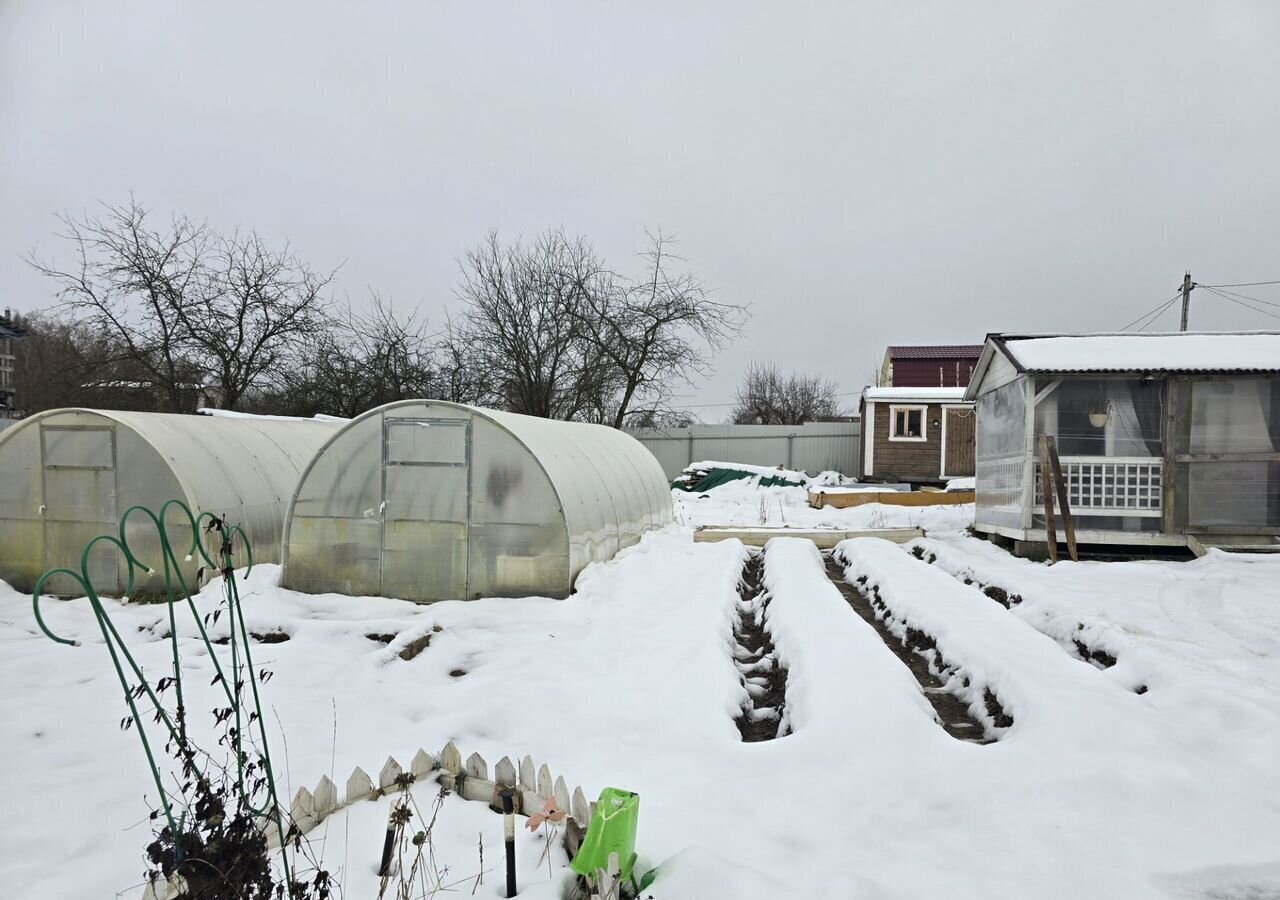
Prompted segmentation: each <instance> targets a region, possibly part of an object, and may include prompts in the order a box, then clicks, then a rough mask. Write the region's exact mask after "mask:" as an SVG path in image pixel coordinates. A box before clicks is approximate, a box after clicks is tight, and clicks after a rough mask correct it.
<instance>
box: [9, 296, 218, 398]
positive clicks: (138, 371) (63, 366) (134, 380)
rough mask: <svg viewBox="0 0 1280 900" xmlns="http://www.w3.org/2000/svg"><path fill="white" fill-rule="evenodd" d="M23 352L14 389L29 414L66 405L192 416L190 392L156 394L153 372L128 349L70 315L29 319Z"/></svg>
mask: <svg viewBox="0 0 1280 900" xmlns="http://www.w3.org/2000/svg"><path fill="white" fill-rule="evenodd" d="M23 326H24V327H25V328H26V329H27V332H28V333H27V336H26V337H24V338H23V339H22V346H21V352H19V353H18V354H17V359H16V362H15V366H14V382H15V384H14V387H15V390H16V391H17V397H18V401H19V403H20V404H21V408H22V410H23V411H24V412H25V413H26V414H28V415H30V414H31V413H37V412H41V411H43V410H46V409H57V408H59V407H65V406H87V407H94V408H106V409H137V410H146V411H165V410H168V411H173V410H174V403H175V402H176V403H177V411H180V412H193V411H194V410H195V408H196V403H197V400H198V396H197V391H196V390H195V389H194V388H192V387H179V389H178V391H177V396H176V399H175V397H173V396H171V395H170V394H169V393H168V392H158V391H157V390H156V386H155V384H154V383H153V380H152V378H151V375H150V373H148V372H147V371H146V370H145V368H144V367H142V366H140V365H138V364H137V363H135V362H133V361H132V360H131V359H130V358H129V355H128V352H127V349H126V348H125V347H122V346H121V345H120V344H119V343H118V342H117V341H116V339H115V338H114V337H113V336H112V335H109V334H103V333H102V332H99V331H98V330H96V329H95V328H93V327H92V326H91V325H90V324H89V323H88V322H87V321H80V320H76V319H74V318H71V317H69V316H65V315H64V316H57V315H51V314H47V313H46V314H36V315H33V316H30V317H26V318H24V320H23Z"/></svg>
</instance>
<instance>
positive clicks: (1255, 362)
mask: <svg viewBox="0 0 1280 900" xmlns="http://www.w3.org/2000/svg"><path fill="white" fill-rule="evenodd" d="M993 337H994V338H995V339H996V340H998V341H1003V342H1004V346H1005V349H1006V351H1007V353H1008V355H1009V356H1010V357H1011V358H1012V359H1013V360H1014V362H1016V363H1017V364H1018V365H1019V366H1021V367H1022V368H1023V369H1025V370H1027V371H1032V372H1152V371H1166V372H1199V371H1224V372H1226V371H1237V372H1239V371H1272V372H1275V371H1280V332H1197V331H1188V332H1172V333H1165V334H1057V335H1016V334H1006V335H993Z"/></svg>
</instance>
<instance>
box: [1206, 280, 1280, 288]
mask: <svg viewBox="0 0 1280 900" xmlns="http://www.w3.org/2000/svg"><path fill="white" fill-rule="evenodd" d="M1264 284H1280V281H1239V282H1236V283H1235V284H1202V285H1200V286H1201V287H1209V288H1228V287H1258V286H1260V285H1264Z"/></svg>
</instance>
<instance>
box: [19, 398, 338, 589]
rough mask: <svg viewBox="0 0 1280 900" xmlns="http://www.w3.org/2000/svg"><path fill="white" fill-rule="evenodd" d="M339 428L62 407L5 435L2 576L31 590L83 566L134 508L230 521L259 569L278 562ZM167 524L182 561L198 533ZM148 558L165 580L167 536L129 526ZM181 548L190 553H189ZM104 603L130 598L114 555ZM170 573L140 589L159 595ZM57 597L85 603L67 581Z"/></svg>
mask: <svg viewBox="0 0 1280 900" xmlns="http://www.w3.org/2000/svg"><path fill="white" fill-rule="evenodd" d="M338 428H339V423H335V422H325V421H314V420H308V419H271V418H264V417H242V418H223V417H212V416H185V415H172V414H167V413H146V412H121V411H115V410H89V409H57V410H50V411H49V412H44V413H40V414H38V415H34V416H31V417H30V418H27V419H24V420H22V422H20V423H19V424H17V425H15V426H14V427H12V428H8V429H5V430H4V431H3V432H0V547H3V548H4V550H3V552H0V578H2V579H3V580H5V581H7V582H8V583H9V584H10V585H12V586H13V587H15V588H17V589H19V590H23V591H29V590H31V589H32V587H34V585H35V582H36V580H37V579H38V578H39V577H40V575H41V573H43V572H44V571H45V570H47V569H51V568H59V567H69V568H72V569H75V570H79V568H80V555H81V552H82V551H83V550H84V547H85V544H87V543H88V542H89V541H90V540H91V539H92V538H94V537H96V536H97V535H100V534H108V533H115V532H116V530H117V525H118V522H119V518H120V516H121V515H123V514H124V512H125V511H126V510H127V509H129V508H130V507H132V506H135V505H142V506H146V507H149V508H151V509H153V510H159V509H160V507H161V506H162V505H163V504H164V503H165V502H166V501H168V500H173V499H177V500H181V501H183V502H184V503H186V504H187V506H188V507H190V509H191V511H192V512H193V513H195V514H196V515H199V514H200V513H204V512H209V513H215V514H218V515H226V516H227V517H228V518H229V519H230V521H231V522H232V523H234V524H238V525H240V526H241V528H243V529H244V531H245V533H246V534H247V535H248V537H249V539H250V540H251V541H252V544H253V554H254V558H255V560H258V561H265V562H278V561H279V557H280V534H281V532H282V530H283V526H284V513H285V507H286V506H287V505H288V502H289V497H290V496H291V495H292V493H293V489H294V487H295V486H296V485H297V482H298V477H299V475H300V474H301V472H302V470H303V467H304V466H305V465H306V464H307V462H308V461H309V460H310V459H311V457H312V456H314V455H315V452H316V451H317V450H319V449H320V446H321V445H322V444H323V443H324V442H325V440H326V439H327V438H329V437H330V436H331V435H332V434H333V433H334V432H335V431H336V430H337V429H338ZM182 518H184V517H181V516H180V514H178V513H177V511H176V510H171V514H170V516H169V517H168V519H167V521H168V523H169V532H170V535H171V539H172V543H173V546H174V550H175V552H176V553H178V554H179V559H180V560H181V559H182V557H183V556H185V555H186V550H187V548H189V546H190V540H191V532H190V526H189V525H186V524H183V522H182V521H180V519H182ZM128 521H129V531H128V537H129V544H130V546H131V547H132V548H133V550H134V554H135V555H136V556H137V558H138V559H139V560H140V561H141V562H143V563H145V564H147V565H149V566H151V567H153V568H155V569H157V570H161V571H162V570H163V567H162V563H161V555H160V544H159V539H158V536H157V531H156V528H155V526H154V524H152V523H151V522H149V521H148V520H147V519H146V517H145V516H143V515H139V514H135V515H132V516H130V518H129V520H128ZM179 547H181V548H183V549H181V550H179V549H178V548H179ZM89 575H90V578H91V580H92V582H93V585H94V587H95V589H97V590H98V591H99V592H100V593H102V594H107V595H110V594H115V595H119V594H121V593H123V592H124V588H125V582H126V580H127V577H128V566H127V565H125V564H124V561H123V559H122V557H121V554H120V553H119V551H118V550H116V549H115V548H113V547H111V546H110V545H106V544H100V545H98V547H96V548H95V549H94V551H93V552H92V553H91V555H90V558H89ZM161 584H162V579H161V577H160V576H159V575H157V576H154V578H152V579H150V580H148V579H146V577H145V576H143V578H142V580H141V581H140V582H139V583H137V584H135V592H146V591H148V590H158V589H159V587H160V585H161ZM49 589H50V591H51V592H53V593H64V594H66V593H76V592H78V591H77V588H76V587H75V585H74V583H73V582H72V581H71V580H70V579H67V578H60V579H57V580H53V581H51V582H50V584H49Z"/></svg>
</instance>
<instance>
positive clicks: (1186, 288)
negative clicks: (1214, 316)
mask: <svg viewBox="0 0 1280 900" xmlns="http://www.w3.org/2000/svg"><path fill="white" fill-rule="evenodd" d="M1195 286H1196V285H1195V282H1194V281H1192V280H1191V273H1190V272H1188V273H1187V274H1186V275H1184V276H1182V327H1181V328H1179V329H1178V330H1179V331H1186V330H1187V316H1188V315H1189V314H1190V313H1191V289H1192V288H1193V287H1195Z"/></svg>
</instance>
